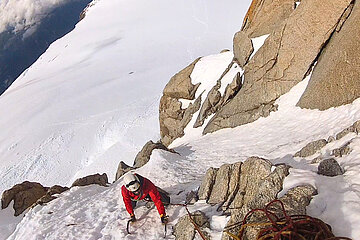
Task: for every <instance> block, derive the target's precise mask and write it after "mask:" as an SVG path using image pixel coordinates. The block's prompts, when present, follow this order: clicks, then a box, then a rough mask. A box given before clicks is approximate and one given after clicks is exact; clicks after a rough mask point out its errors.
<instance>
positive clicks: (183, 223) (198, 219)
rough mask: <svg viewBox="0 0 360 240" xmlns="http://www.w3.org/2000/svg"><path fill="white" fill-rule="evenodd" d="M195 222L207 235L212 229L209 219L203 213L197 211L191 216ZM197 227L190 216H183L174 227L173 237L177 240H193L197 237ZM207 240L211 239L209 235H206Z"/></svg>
mask: <svg viewBox="0 0 360 240" xmlns="http://www.w3.org/2000/svg"><path fill="white" fill-rule="evenodd" d="M191 218H192V219H193V221H194V222H195V223H196V224H197V225H198V226H199V227H200V229H201V230H202V233H204V234H206V230H207V229H209V228H210V223H209V219H208V218H207V217H206V216H205V214H204V213H203V212H201V211H196V212H194V213H192V214H191ZM195 233H196V232H195V227H194V225H193V223H192V221H191V220H190V217H189V216H188V215H186V216H183V217H181V218H180V219H179V221H178V222H177V223H176V225H175V227H174V232H173V235H175V239H177V240H193V239H194V237H195ZM206 235H207V236H205V237H207V239H210V237H209V235H208V234H206Z"/></svg>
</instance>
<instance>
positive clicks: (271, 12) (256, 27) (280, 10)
mask: <svg viewBox="0 0 360 240" xmlns="http://www.w3.org/2000/svg"><path fill="white" fill-rule="evenodd" d="M295 2H296V1H295V0H253V1H252V3H251V5H250V8H249V10H248V12H247V14H246V16H245V18H244V24H243V27H242V31H244V32H246V33H247V35H248V36H249V37H251V38H255V37H259V36H262V35H265V34H270V33H271V32H272V31H273V30H275V29H276V28H277V27H278V26H279V25H280V24H282V23H283V22H284V21H285V20H286V19H287V18H288V17H289V16H290V14H291V13H292V12H293V11H294V9H295V7H296V5H295Z"/></svg>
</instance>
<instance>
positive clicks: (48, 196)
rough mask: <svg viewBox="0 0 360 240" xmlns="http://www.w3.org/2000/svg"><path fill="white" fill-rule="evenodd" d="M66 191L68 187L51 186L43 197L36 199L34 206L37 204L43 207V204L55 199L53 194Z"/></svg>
mask: <svg viewBox="0 0 360 240" xmlns="http://www.w3.org/2000/svg"><path fill="white" fill-rule="evenodd" d="M67 190H69V188H68V187H62V186H59V185H55V186H52V187H51V188H49V190H48V191H47V192H46V194H45V195H44V196H42V197H41V198H40V199H38V200H37V201H36V203H35V204H34V205H37V204H39V205H43V204H45V203H48V202H50V201H52V200H54V199H56V198H57V197H56V196H54V195H55V194H60V193H63V192H65V191H67Z"/></svg>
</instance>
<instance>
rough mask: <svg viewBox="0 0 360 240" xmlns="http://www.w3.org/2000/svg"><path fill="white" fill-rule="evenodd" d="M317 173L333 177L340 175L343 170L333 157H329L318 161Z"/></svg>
mask: <svg viewBox="0 0 360 240" xmlns="http://www.w3.org/2000/svg"><path fill="white" fill-rule="evenodd" d="M318 174H320V175H324V176H328V177H335V176H338V175H342V174H343V170H342V169H341V167H340V165H339V163H338V162H337V161H336V160H335V159H334V158H330V159H325V160H323V161H322V162H320V164H319V166H318Z"/></svg>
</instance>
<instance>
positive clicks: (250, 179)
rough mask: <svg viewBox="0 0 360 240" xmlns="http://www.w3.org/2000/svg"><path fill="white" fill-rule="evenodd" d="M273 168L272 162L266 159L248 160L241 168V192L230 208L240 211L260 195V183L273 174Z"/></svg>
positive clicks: (239, 191) (254, 158)
mask: <svg viewBox="0 0 360 240" xmlns="http://www.w3.org/2000/svg"><path fill="white" fill-rule="evenodd" d="M271 167H272V164H271V162H270V161H268V160H266V159H263V158H259V157H250V158H248V159H247V160H246V161H245V162H244V163H243V164H242V166H241V174H240V186H239V190H238V192H237V194H236V195H235V197H234V200H233V202H232V203H231V204H230V208H233V209H236V208H238V209H240V208H241V207H242V206H243V205H244V204H247V203H249V202H250V201H252V200H253V199H254V197H255V196H256V195H257V193H258V189H259V185H260V183H261V182H262V181H263V180H264V179H265V178H266V177H267V176H268V175H269V174H270V173H271Z"/></svg>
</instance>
